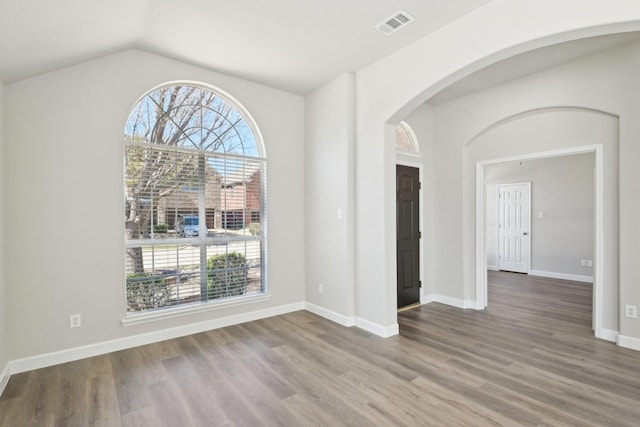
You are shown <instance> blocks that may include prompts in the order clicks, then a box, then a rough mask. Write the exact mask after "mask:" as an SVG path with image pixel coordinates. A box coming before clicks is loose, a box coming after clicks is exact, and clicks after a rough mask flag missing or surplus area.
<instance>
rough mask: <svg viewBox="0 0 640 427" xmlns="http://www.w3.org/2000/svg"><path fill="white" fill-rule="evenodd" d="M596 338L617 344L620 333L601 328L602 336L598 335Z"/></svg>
mask: <svg viewBox="0 0 640 427" xmlns="http://www.w3.org/2000/svg"><path fill="white" fill-rule="evenodd" d="M596 338H600V339H601V340H605V341H611V342H617V341H618V331H613V330H611V329H604V328H600V334H599V335H596Z"/></svg>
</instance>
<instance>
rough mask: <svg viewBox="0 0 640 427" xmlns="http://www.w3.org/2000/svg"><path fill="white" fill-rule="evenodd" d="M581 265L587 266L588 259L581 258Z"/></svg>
mask: <svg viewBox="0 0 640 427" xmlns="http://www.w3.org/2000/svg"><path fill="white" fill-rule="evenodd" d="M580 265H581V266H582V267H586V266H587V260H586V259H581V260H580Z"/></svg>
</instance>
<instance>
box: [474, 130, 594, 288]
mask: <svg viewBox="0 0 640 427" xmlns="http://www.w3.org/2000/svg"><path fill="white" fill-rule="evenodd" d="M521 130H522V129H521ZM520 134H521V132H520ZM514 137H516V138H517V134H516V135H515V136H514ZM594 162H595V156H594V154H593V153H589V154H576V155H572V156H560V157H552V158H547V159H536V160H528V161H522V162H520V161H515V162H505V163H497V164H493V165H489V166H487V167H486V168H485V183H486V204H485V207H486V227H487V228H486V233H487V234H486V235H487V240H486V244H487V264H488V265H493V266H497V265H498V231H499V229H498V192H497V187H498V185H499V184H509V183H516V182H531V229H530V230H529V231H530V236H531V265H530V266H529V268H530V269H531V270H534V274H535V272H536V271H537V272H546V273H553V274H555V275H557V276H563V275H575V276H581V277H584V278H585V279H586V278H589V277H592V276H593V268H590V267H587V266H582V265H581V260H583V259H588V260H589V259H590V260H593V253H594V252H593V244H594V233H595V225H594V203H595V199H594V188H595V187H594V185H595V183H594V167H595V163H594ZM540 212H542V213H543V217H542V218H540V216H539V213H540Z"/></svg>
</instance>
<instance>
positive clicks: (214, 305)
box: [120, 293, 271, 327]
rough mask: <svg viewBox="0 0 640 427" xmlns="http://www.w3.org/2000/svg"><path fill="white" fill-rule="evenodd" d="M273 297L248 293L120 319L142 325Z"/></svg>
mask: <svg viewBox="0 0 640 427" xmlns="http://www.w3.org/2000/svg"><path fill="white" fill-rule="evenodd" d="M270 299H271V294H270V293H265V294H260V295H247V296H244V295H243V296H238V297H231V298H226V299H223V300H220V301H207V302H200V303H194V304H190V305H183V306H175V307H167V308H165V309H158V310H155V311H141V312H138V313H129V314H127V315H126V316H125V317H123V318H122V320H120V323H122V326H124V327H127V326H134V325H141V324H143V323H150V322H156V321H158V320H166V319H173V318H176V317H182V316H187V315H191V314H197V313H206V312H209V311H216V310H221V309H224V308H232V307H239V306H243V305H247V304H254V303H259V302H262V301H269V300H270Z"/></svg>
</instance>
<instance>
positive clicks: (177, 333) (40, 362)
mask: <svg viewBox="0 0 640 427" xmlns="http://www.w3.org/2000/svg"><path fill="white" fill-rule="evenodd" d="M304 309H305V303H304V302H303V301H301V302H297V303H293V304H288V305H281V306H278V307H273V308H267V309H263V310H256V311H251V312H248V313H242V314H236V315H233V316H227V317H222V318H219V319H211V320H206V321H203V322H197V323H191V324H188V325H183V326H178V327H175V328H169V329H162V330H159V331H154V332H149V333H145V334H140V335H134V336H131V337H126V338H117V339H114V340H110V341H103V342H99V343H95V344H89V345H85V346H82V347H74V348H69V349H65V350H60V351H55V352H52V353H46V354H41V355H38V356H32V357H26V358H23V359H18V360H13V361H11V362H10V364H9V366H10V368H9V373H10V374H17V373H20V372H26V371H31V370H34V369H40V368H44V367H47V366H53V365H58V364H60V363H66V362H72V361H74V360H79V359H84V358H87V357H93V356H99V355H101V354H106V353H111V352H114V351H119V350H124V349H127V348H133V347H138V346H141V345H145V344H152V343H155V342H159V341H165V340H168V339H172V338H179V337H183V336H187V335H192V334H197V333H199V332H205V331H209V330H212V329H218V328H223V327H225V326H231V325H237V324H240V323H245V322H250V321H252V320H259V319H264V318H267V317H272V316H278V315H281V314H286V313H291V312H293V311H299V310H304Z"/></svg>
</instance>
